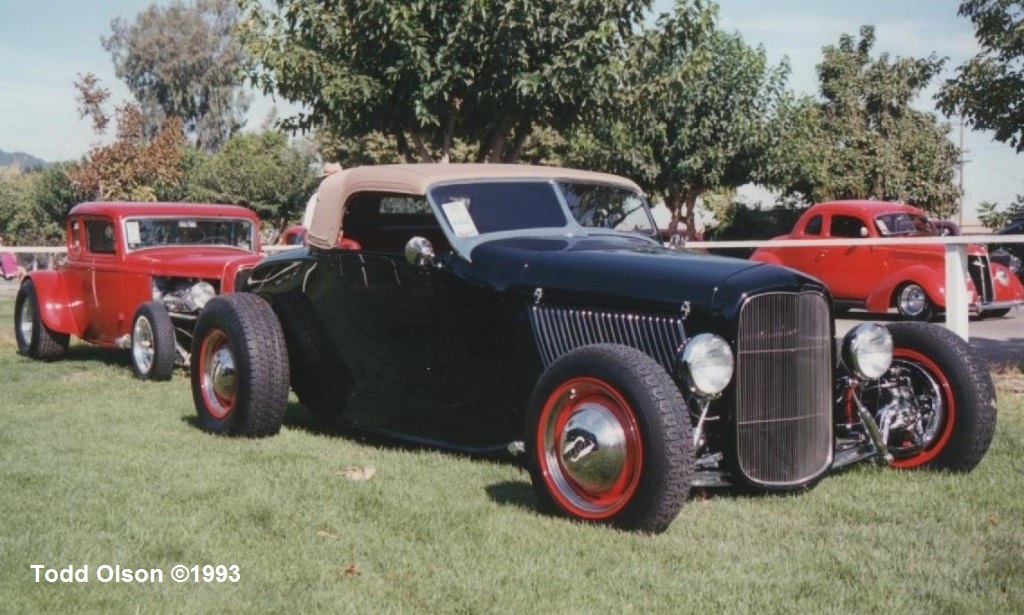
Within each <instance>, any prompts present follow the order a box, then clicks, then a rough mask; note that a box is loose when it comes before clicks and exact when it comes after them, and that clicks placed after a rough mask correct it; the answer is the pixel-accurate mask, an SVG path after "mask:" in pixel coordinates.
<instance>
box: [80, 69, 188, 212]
mask: <svg viewBox="0 0 1024 615" xmlns="http://www.w3.org/2000/svg"><path fill="white" fill-rule="evenodd" d="M75 88H76V89H77V90H78V102H79V113H80V115H81V116H82V117H91V118H92V121H93V127H94V129H96V131H97V132H98V133H99V134H102V133H103V132H104V131H105V130H106V128H107V125H108V123H109V118H110V116H109V115H108V113H107V112H106V110H105V107H104V105H105V104H106V102H107V100H108V99H109V97H110V92H109V91H108V90H106V89H104V88H101V87H100V86H99V82H98V81H97V80H96V78H95V77H94V76H92V75H85V76H84V77H79V80H78V81H76V82H75ZM114 115H115V118H116V124H117V125H116V140H115V141H114V142H113V143H111V144H109V145H94V146H93V147H92V148H91V149H90V150H89V153H88V154H87V155H86V157H85V159H84V160H83V161H82V162H81V163H80V164H79V165H77V166H76V167H73V168H71V169H70V170H69V171H68V174H69V178H70V180H71V184H72V185H73V186H74V188H75V192H76V195H77V196H78V198H79V199H81V200H133V201H153V200H156V195H157V192H158V190H159V189H160V188H161V186H166V185H174V184H176V183H178V182H179V181H181V176H182V173H181V168H180V166H179V164H180V161H181V158H182V152H183V149H184V136H183V135H182V129H181V120H179V119H178V118H174V117H170V118H166V119H165V120H164V123H163V125H162V126H161V128H160V130H159V131H157V132H156V133H155V134H154V135H152V137H147V136H146V130H145V119H144V117H143V115H142V112H141V111H140V110H139V108H138V107H137V106H135V105H133V104H127V103H126V104H124V105H122V106H121V107H119V108H118V109H117V111H116V112H115V114H114Z"/></svg>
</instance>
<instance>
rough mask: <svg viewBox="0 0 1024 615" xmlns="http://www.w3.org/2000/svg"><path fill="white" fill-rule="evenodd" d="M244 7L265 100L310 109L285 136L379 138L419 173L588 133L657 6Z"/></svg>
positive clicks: (518, 1) (535, 1) (609, 1)
mask: <svg viewBox="0 0 1024 615" xmlns="http://www.w3.org/2000/svg"><path fill="white" fill-rule="evenodd" d="M267 4H268V3H267V2H265V1H264V0H242V7H243V19H242V28H241V32H242V37H243V40H244V42H245V46H246V49H247V50H248V51H249V52H250V53H251V54H252V56H253V58H254V59H255V60H256V61H257V63H258V65H259V66H261V67H262V70H261V71H260V72H258V73H257V74H255V75H254V78H255V80H256V82H257V83H258V84H259V85H260V86H261V87H262V88H263V90H264V91H266V92H268V93H276V94H279V95H281V96H283V97H284V98H286V99H287V100H290V101H294V102H299V103H302V104H303V105H304V106H305V111H303V112H301V113H299V114H298V115H297V116H295V117H292V118H288V119H287V120H286V121H285V122H284V126H285V127H286V128H289V129H310V128H315V127H318V126H325V125H326V126H328V127H330V129H331V132H333V133H335V134H337V135H339V136H342V137H357V136H361V135H366V134H369V133H373V132H379V133H381V134H384V135H388V136H390V137H392V138H394V139H395V141H396V143H397V146H398V149H399V152H400V154H401V155H402V156H403V157H404V158H406V159H409V160H413V159H418V160H423V161H429V160H447V159H449V157H450V156H451V153H452V147H453V143H454V141H455V140H456V139H462V140H464V141H465V142H467V143H471V144H474V149H475V150H476V154H475V159H476V160H481V161H483V160H489V161H516V160H518V159H519V157H520V155H521V153H522V150H523V147H524V146H525V143H526V140H527V139H528V138H529V136H530V134H531V133H532V132H533V130H534V129H535V128H537V127H542V126H546V127H552V128H556V129H563V128H567V127H569V126H572V125H575V124H577V123H579V122H580V121H581V120H582V119H583V118H585V117H587V115H588V113H591V112H592V111H593V110H594V109H595V108H596V107H597V106H598V104H599V103H600V102H601V101H602V100H604V99H605V98H607V97H608V96H610V95H611V94H612V92H613V91H614V90H615V88H616V86H617V79H618V75H619V72H620V68H621V64H622V61H623V52H624V49H625V44H626V42H625V41H626V40H627V39H628V37H629V36H630V35H631V34H632V32H633V31H634V29H636V28H638V27H639V26H640V25H641V23H642V20H643V16H644V14H645V12H646V11H647V9H648V8H649V6H650V0H577V1H575V2H563V1H558V0H503V1H499V2H495V1H493V0H344V1H342V2H337V3H325V2H322V1H320V0H274V2H273V3H272V4H273V7H272V8H268V7H267Z"/></svg>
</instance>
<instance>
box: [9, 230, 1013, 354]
mask: <svg viewBox="0 0 1024 615" xmlns="http://www.w3.org/2000/svg"><path fill="white" fill-rule="evenodd" d="M990 243H999V244H1008V243H1024V235H960V236H956V237H899V238H895V237H893V238H885V239H771V240H767V241H765V240H759V241H690V242H687V243H686V247H687V248H689V249H706V250H716V249H729V248H734V249H735V248H760V247H762V246H771V247H775V248H800V247H804V248H811V247H828V246H831V247H835V246H907V245H937V244H938V245H942V246H944V247H945V251H946V326H947V327H948V328H949V329H950V330H951V331H953V332H954V333H956V334H957V335H959V336H960V337H962V338H964V339H965V340H966V339H969V335H968V332H967V324H968V321H969V316H970V314H969V312H968V294H967V280H968V279H969V278H968V273H967V246H968V245H971V244H990ZM295 247H296V246H278V245H269V246H264V247H263V251H264V252H267V253H271V252H280V251H283V250H289V249H292V248H295ZM0 251H3V252H13V253H15V254H32V255H33V256H34V257H36V258H33V266H32V267H30V269H36V268H38V267H39V260H38V256H39V255H46V259H45V260H46V261H47V265H46V266H47V267H48V268H53V266H54V264H55V260H56V258H57V257H58V256H59V255H62V254H65V253H66V252H67V250H66V249H65V248H64V247H63V246H62V247H59V248H55V247H43V246H20V247H13V246H4V247H2V248H0Z"/></svg>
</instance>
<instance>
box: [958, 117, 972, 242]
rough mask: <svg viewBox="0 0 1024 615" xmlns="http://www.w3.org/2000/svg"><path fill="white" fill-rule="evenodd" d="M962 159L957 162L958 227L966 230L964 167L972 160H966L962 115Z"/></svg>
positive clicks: (961, 119)
mask: <svg viewBox="0 0 1024 615" xmlns="http://www.w3.org/2000/svg"><path fill="white" fill-rule="evenodd" d="M959 123H960V159H959V160H958V161H957V179H958V181H959V186H958V187H959V189H960V214H959V215H960V222H959V223H958V226H959V227H960V228H961V229H963V228H964V206H965V205H966V199H965V198H964V165H966V164H967V163H968V162H970V160H967V159H966V158H964V156H965V155H966V154H967V150H966V149H965V148H964V116H963V114H960V122H959Z"/></svg>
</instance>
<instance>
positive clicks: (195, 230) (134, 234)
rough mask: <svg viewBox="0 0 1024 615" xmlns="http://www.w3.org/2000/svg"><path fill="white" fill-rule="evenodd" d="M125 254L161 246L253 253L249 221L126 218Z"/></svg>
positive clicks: (253, 247) (251, 229)
mask: <svg viewBox="0 0 1024 615" xmlns="http://www.w3.org/2000/svg"><path fill="white" fill-rule="evenodd" d="M124 234H125V237H126V238H127V241H128V249H129V250H140V249H142V248H155V247H161V246H197V245H220V246H233V247H236V248H241V249H243V250H248V251H250V252H252V251H254V250H255V246H254V244H253V227H252V222H250V221H249V220H231V219H225V218H130V219H128V220H125V222H124Z"/></svg>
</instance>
